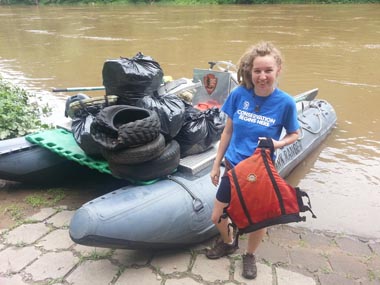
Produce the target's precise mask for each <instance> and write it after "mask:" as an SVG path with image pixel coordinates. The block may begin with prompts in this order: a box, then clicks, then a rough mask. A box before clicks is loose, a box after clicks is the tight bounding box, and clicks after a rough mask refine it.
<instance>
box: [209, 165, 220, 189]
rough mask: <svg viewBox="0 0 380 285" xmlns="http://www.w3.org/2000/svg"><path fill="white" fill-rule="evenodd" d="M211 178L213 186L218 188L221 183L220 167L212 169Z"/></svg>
mask: <svg viewBox="0 0 380 285" xmlns="http://www.w3.org/2000/svg"><path fill="white" fill-rule="evenodd" d="M210 177H211V182H212V184H214V185H215V186H217V185H218V183H219V177H220V167H213V168H212V169H211V173H210Z"/></svg>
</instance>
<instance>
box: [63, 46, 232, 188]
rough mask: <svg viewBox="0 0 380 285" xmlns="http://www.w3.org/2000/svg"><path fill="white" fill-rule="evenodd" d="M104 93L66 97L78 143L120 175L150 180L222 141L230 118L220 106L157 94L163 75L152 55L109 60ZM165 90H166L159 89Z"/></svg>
mask: <svg viewBox="0 0 380 285" xmlns="http://www.w3.org/2000/svg"><path fill="white" fill-rule="evenodd" d="M102 76H103V85H104V86H105V90H106V94H105V96H101V97H93V98H89V97H88V96H86V95H84V94H77V95H74V96H71V97H69V98H68V99H67V102H66V103H67V104H66V110H65V115H66V116H69V117H70V118H72V132H73V135H74V138H75V140H76V142H77V143H78V145H79V146H80V147H81V148H82V149H83V151H84V152H85V153H86V154H87V155H89V156H92V157H98V158H99V157H101V158H104V159H106V160H107V161H108V163H109V166H110V169H111V171H112V174H113V175H114V176H116V177H119V178H123V179H129V180H139V181H146V180H152V179H156V178H160V177H163V176H166V175H169V174H171V173H173V172H174V171H175V170H176V168H177V167H178V165H179V161H180V158H183V157H186V156H189V155H194V154H198V153H201V152H204V151H206V150H207V149H209V148H210V147H211V146H213V144H214V143H216V142H217V141H219V140H220V136H221V133H222V131H223V129H224V126H225V121H226V117H225V115H224V114H223V113H221V112H220V110H219V108H216V107H213V108H210V109H206V110H201V109H198V108H196V107H194V106H192V105H191V104H189V103H188V102H187V101H185V100H183V99H182V98H181V96H177V95H176V94H170V93H167V94H159V92H158V89H159V88H160V86H161V85H162V84H164V82H163V77H164V73H163V71H162V68H161V67H160V65H159V63H158V62H157V61H155V60H154V59H153V58H152V57H150V56H145V55H143V54H142V53H137V54H136V55H135V56H134V57H132V58H124V57H123V58H119V59H112V60H107V61H106V62H105V63H104V65H103V70H102ZM161 93H162V92H161Z"/></svg>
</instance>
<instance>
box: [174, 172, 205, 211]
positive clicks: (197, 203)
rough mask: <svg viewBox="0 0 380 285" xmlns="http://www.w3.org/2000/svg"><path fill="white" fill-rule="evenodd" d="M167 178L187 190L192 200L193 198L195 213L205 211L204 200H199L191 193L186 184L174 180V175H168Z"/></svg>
mask: <svg viewBox="0 0 380 285" xmlns="http://www.w3.org/2000/svg"><path fill="white" fill-rule="evenodd" d="M167 178H168V179H169V180H171V181H173V182H175V183H177V184H178V185H180V186H182V188H183V189H185V190H186V192H187V193H189V195H190V196H191V198H193V209H194V211H196V212H198V211H200V210H202V209H203V207H204V206H203V202H202V200H201V199H200V198H198V197H197V196H196V195H195V194H194V193H193V192H191V190H190V189H189V188H188V187H187V186H186V185H185V184H183V183H182V182H181V181H179V180H178V179H176V178H174V177H173V176H172V175H168V176H167Z"/></svg>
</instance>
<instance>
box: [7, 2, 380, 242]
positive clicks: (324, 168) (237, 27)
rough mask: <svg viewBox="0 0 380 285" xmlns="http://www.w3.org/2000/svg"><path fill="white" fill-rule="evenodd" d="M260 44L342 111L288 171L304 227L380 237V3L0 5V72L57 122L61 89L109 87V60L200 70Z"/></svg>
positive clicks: (297, 84)
mask: <svg viewBox="0 0 380 285" xmlns="http://www.w3.org/2000/svg"><path fill="white" fill-rule="evenodd" d="M259 40H269V41H272V42H273V43H275V44H276V45H277V46H278V47H279V48H280V49H281V50H282V52H283V54H284V57H285V65H284V69H283V73H282V76H281V79H280V88H282V89H284V90H286V91H288V92H289V93H290V94H294V95H295V94H298V93H301V92H303V91H306V90H309V89H313V88H319V95H318V97H319V98H321V99H326V100H328V101H329V102H330V103H331V104H332V105H333V106H334V108H335V110H336V112H337V116H338V123H337V126H336V128H335V129H334V130H333V132H332V133H331V135H330V136H329V137H328V138H327V140H326V141H324V142H323V144H322V145H321V146H320V147H319V148H318V149H317V151H315V152H314V153H313V154H312V155H311V156H310V157H308V158H307V159H306V160H305V161H303V162H302V163H301V164H300V165H299V166H298V167H297V168H296V169H295V170H294V171H293V172H292V173H291V175H290V176H289V177H288V178H287V179H288V181H289V182H290V183H291V184H293V185H299V186H300V187H301V188H303V189H304V190H306V191H307V192H308V193H309V194H310V196H311V201H312V204H313V209H314V211H315V213H316V215H317V216H318V218H317V219H315V220H314V219H311V217H309V218H308V220H307V222H306V223H303V224H302V226H306V227H309V228H311V229H317V230H330V231H334V232H345V233H350V234H355V235H360V236H365V237H374V238H380V223H379V222H378V217H379V215H380V110H379V108H380V68H379V67H380V5H379V4H373V5H336V6H335V5H273V6H260V5H251V6H191V7H182V6H180V7H175V6H155V5H151V6H107V7H0V74H1V75H2V76H3V77H4V78H6V79H8V80H10V81H12V82H14V83H16V84H19V85H21V86H23V87H25V88H26V89H28V90H30V91H32V92H35V93H38V94H40V95H42V96H43V98H44V100H46V101H48V102H49V104H50V105H51V106H52V107H53V111H54V112H53V116H52V118H50V120H52V121H53V122H55V123H59V122H61V121H62V120H63V110H64V102H65V98H66V97H67V96H68V95H73V94H68V93H52V92H51V90H52V88H53V87H77V86H99V85H102V74H101V70H102V66H103V63H104V61H105V60H107V59H113V58H118V57H119V56H124V57H132V56H134V55H135V54H136V53H137V52H139V51H141V52H143V53H144V54H146V55H150V56H152V57H153V58H154V59H156V60H157V61H158V62H159V63H160V65H161V67H162V68H163V70H164V72H165V75H171V76H173V77H175V78H177V77H192V72H193V68H207V67H208V65H207V62H208V61H211V60H231V61H232V62H234V63H236V61H237V60H238V58H239V56H240V55H241V54H242V52H243V51H244V50H245V49H246V48H247V47H248V46H250V45H251V44H253V43H256V42H257V41H259ZM99 94H101V92H99V91H98V92H93V93H88V95H90V96H93V95H99Z"/></svg>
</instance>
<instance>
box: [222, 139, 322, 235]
mask: <svg viewBox="0 0 380 285" xmlns="http://www.w3.org/2000/svg"><path fill="white" fill-rule="evenodd" d="M272 152H273V141H272V139H270V138H267V139H265V140H260V143H259V146H258V147H257V149H256V150H255V152H254V154H253V155H252V156H251V157H249V158H247V159H245V160H243V161H241V162H240V163H239V164H237V165H236V166H235V167H234V168H232V169H231V170H229V171H228V177H229V180H230V183H231V201H230V204H229V206H228V207H227V209H226V213H227V215H228V216H229V217H230V219H231V221H232V225H233V226H235V227H237V228H238V233H239V234H243V233H249V232H252V231H256V230H258V229H261V228H265V227H268V226H271V225H276V224H285V223H291V222H299V221H305V220H306V217H301V216H300V215H299V213H300V212H305V211H310V212H311V213H312V216H313V218H316V216H315V215H314V213H313V212H312V211H311V205H310V199H309V196H308V195H307V193H306V192H304V191H302V190H300V189H299V188H293V187H292V186H290V185H289V184H288V183H287V182H286V181H285V180H284V179H283V178H282V177H281V176H280V175H279V174H278V172H277V170H276V168H275V167H274V164H273V161H272V158H271V153H272ZM302 197H307V198H308V206H306V205H305V204H304V202H303V199H302Z"/></svg>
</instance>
